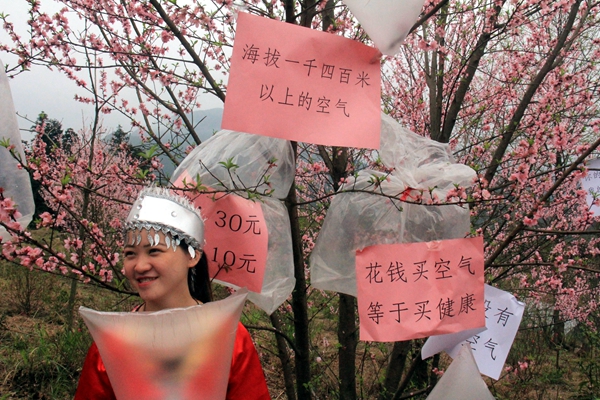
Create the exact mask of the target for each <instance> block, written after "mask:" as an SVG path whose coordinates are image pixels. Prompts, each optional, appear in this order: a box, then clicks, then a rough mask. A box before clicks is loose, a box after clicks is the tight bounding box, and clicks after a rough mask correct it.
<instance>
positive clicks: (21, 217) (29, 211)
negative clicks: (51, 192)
mask: <svg viewBox="0 0 600 400" xmlns="http://www.w3.org/2000/svg"><path fill="white" fill-rule="evenodd" d="M0 143H2V146H0V188H1V189H2V190H3V191H2V197H3V198H4V201H3V202H2V203H1V204H0V206H1V207H2V208H4V207H5V206H7V205H6V204H4V203H8V202H10V206H9V207H12V206H13V205H14V206H16V208H17V211H18V213H15V214H13V216H16V222H18V224H19V225H20V227H21V228H25V227H27V225H28V224H29V222H31V218H32V217H33V214H34V212H35V204H34V202H33V194H32V191H31V181H30V180H29V174H28V173H27V171H26V170H25V169H21V168H19V167H18V165H19V161H17V159H15V155H16V156H17V157H19V158H20V160H22V161H23V162H25V154H24V153H23V146H22V145H21V134H20V133H19V125H18V123H17V117H16V112H15V107H14V105H13V100H12V95H11V91H10V86H9V84H8V78H7V76H6V73H5V72H4V65H3V64H2V61H0ZM5 211H6V210H3V209H0V217H2V216H3V215H4V214H5ZM6 218H7V219H9V218H8V214H7V216H6ZM4 219H5V218H4V217H2V222H5V223H6V222H8V223H10V222H11V221H4ZM12 222H15V221H12ZM6 236H7V232H6V230H5V229H4V228H3V227H0V237H3V239H4V240H6V239H7V237H6Z"/></svg>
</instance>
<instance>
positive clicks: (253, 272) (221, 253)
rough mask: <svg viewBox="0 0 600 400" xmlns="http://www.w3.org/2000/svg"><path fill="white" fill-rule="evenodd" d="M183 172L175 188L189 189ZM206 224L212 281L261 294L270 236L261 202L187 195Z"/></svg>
mask: <svg viewBox="0 0 600 400" xmlns="http://www.w3.org/2000/svg"><path fill="white" fill-rule="evenodd" d="M190 185H191V186H193V185H195V183H194V180H193V179H191V178H190V176H189V175H188V174H187V173H186V172H184V173H183V174H181V175H180V176H179V178H178V179H177V181H176V182H175V183H174V184H173V186H174V187H190ZM184 194H185V195H186V196H187V197H188V198H190V200H191V201H192V202H193V203H194V205H195V206H196V207H198V208H200V210H201V212H202V217H204V218H205V220H204V240H205V244H204V252H205V253H206V256H207V259H208V271H209V276H210V277H211V279H216V280H218V281H222V282H225V283H230V284H232V285H236V286H239V287H247V288H248V290H250V291H252V292H256V293H260V292H261V289H262V284H263V278H264V276H265V269H266V265H267V250H268V245H269V233H268V231H267V224H266V222H265V216H264V214H263V211H262V207H261V206H260V203H259V202H254V201H251V200H248V199H244V198H242V197H240V196H237V195H235V194H228V193H218V194H200V193H195V192H190V191H186V192H184Z"/></svg>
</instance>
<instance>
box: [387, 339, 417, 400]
mask: <svg viewBox="0 0 600 400" xmlns="http://www.w3.org/2000/svg"><path fill="white" fill-rule="evenodd" d="M411 345H412V341H410V340H405V341H403V342H396V343H394V347H393V349H392V354H390V360H389V363H388V367H387V371H386V373H385V382H384V384H383V390H382V392H381V394H380V395H379V400H390V399H391V398H393V397H394V393H396V390H397V389H398V385H399V384H400V379H401V378H402V372H403V371H404V365H405V364H406V357H407V356H408V352H409V351H410V349H411V347H412V346H411Z"/></svg>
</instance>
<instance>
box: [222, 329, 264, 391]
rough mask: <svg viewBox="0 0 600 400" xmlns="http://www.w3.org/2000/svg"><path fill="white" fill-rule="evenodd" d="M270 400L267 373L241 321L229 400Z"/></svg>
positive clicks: (237, 335) (235, 349) (233, 361)
mask: <svg viewBox="0 0 600 400" xmlns="http://www.w3.org/2000/svg"><path fill="white" fill-rule="evenodd" d="M240 399H243V400H270V399H271V396H269V390H268V389H267V382H266V381H265V374H264V372H263V369H262V366H261V365H260V360H259V359H258V353H257V352H256V349H255V348H254V343H252V338H251V337H250V334H249V333H248V331H247V330H246V328H244V326H243V325H242V324H241V323H239V324H238V329H237V334H236V337H235V344H234V346H233V359H232V360H231V371H230V372H229V384H228V385H227V400H240Z"/></svg>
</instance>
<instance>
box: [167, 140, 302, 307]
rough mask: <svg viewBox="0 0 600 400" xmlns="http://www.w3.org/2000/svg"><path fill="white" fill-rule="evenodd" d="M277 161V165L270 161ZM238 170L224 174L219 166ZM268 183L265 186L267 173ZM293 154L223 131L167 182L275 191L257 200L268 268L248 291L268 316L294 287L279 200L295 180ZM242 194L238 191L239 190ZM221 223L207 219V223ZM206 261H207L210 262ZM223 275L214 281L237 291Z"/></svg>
mask: <svg viewBox="0 0 600 400" xmlns="http://www.w3.org/2000/svg"><path fill="white" fill-rule="evenodd" d="M274 160H276V161H274ZM229 161H230V162H231V163H233V164H235V165H237V167H236V168H235V169H231V170H230V171H228V170H227V168H225V167H224V166H223V165H222V164H220V163H222V162H225V163H227V162H229ZM270 162H271V163H273V162H274V163H275V166H273V167H272V168H271V169H269V171H268V172H266V174H267V175H269V185H267V184H264V183H263V180H264V178H265V170H266V168H267V166H268V164H269V163H270ZM294 165H295V164H294V152H293V149H292V147H291V145H290V143H289V142H288V141H285V140H282V139H275V138H269V137H264V136H259V135H250V134H247V133H241V132H232V131H227V130H223V131H220V132H218V133H217V134H216V135H215V136H213V137H211V138H210V139H209V140H207V141H205V142H204V143H202V144H201V145H200V146H198V148H196V149H194V151H193V152H192V153H190V154H189V155H188V156H187V157H186V158H185V160H183V162H182V163H181V164H180V165H179V167H178V168H177V169H176V170H175V172H174V173H173V178H172V179H171V182H172V183H173V184H174V185H175V186H180V185H181V182H182V180H183V178H185V179H186V182H188V181H189V180H190V179H192V180H195V179H196V176H199V177H200V180H201V183H202V185H205V186H208V187H211V188H213V189H216V190H222V189H223V186H224V187H225V188H227V189H229V190H234V189H239V188H254V187H256V186H258V188H256V190H257V191H258V192H259V193H261V192H264V190H271V189H272V190H273V193H272V195H271V196H272V197H268V196H265V197H261V198H260V199H256V200H255V201H256V204H259V205H260V207H261V209H262V214H263V215H264V220H265V223H266V227H267V231H268V246H267V257H266V267H265V271H264V277H263V282H262V289H261V291H260V292H250V294H249V296H248V299H249V300H250V301H252V302H253V303H254V304H256V305H257V306H259V307H260V308H262V309H263V310H265V311H266V312H267V313H268V314H271V313H272V312H273V311H275V310H276V309H277V307H279V306H280V305H281V304H282V303H283V302H284V301H285V300H286V299H287V298H288V296H289V295H290V294H291V292H292V290H293V288H294V285H295V282H296V281H295V278H294V260H293V252H292V237H291V230H290V221H289V216H288V212H287V209H286V208H285V206H284V204H283V203H282V202H281V201H280V200H278V198H285V197H286V196H287V194H288V192H289V190H290V187H291V185H292V182H293V179H294V173H295V170H294V168H295V167H294ZM237 193H238V194H241V195H243V194H244V193H243V191H242V192H237ZM215 222H217V223H221V221H206V223H207V224H210V223H215ZM209 262H211V261H210V260H209ZM225 277H226V274H221V275H218V276H217V279H215V281H216V282H219V283H222V284H225V285H227V286H230V287H233V288H238V287H239V285H236V284H235V283H231V282H227V281H226V279H225Z"/></svg>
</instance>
